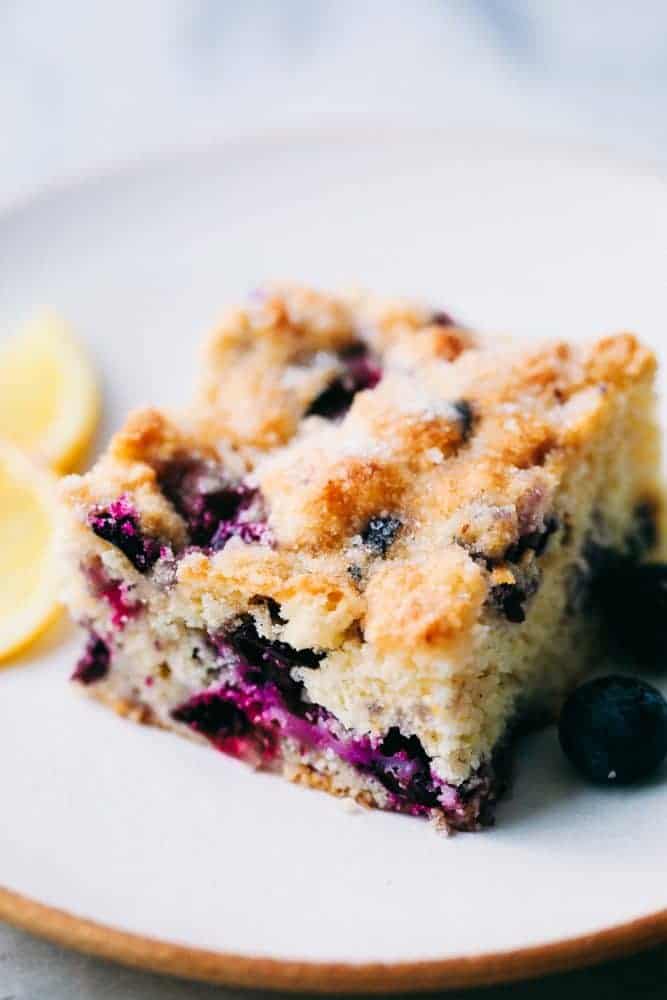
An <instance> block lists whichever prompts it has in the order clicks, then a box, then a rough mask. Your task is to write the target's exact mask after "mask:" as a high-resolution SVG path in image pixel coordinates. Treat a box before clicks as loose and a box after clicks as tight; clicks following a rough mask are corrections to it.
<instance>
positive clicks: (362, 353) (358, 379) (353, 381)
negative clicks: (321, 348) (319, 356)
mask: <svg viewBox="0 0 667 1000" xmlns="http://www.w3.org/2000/svg"><path fill="white" fill-rule="evenodd" d="M341 361H342V362H343V364H344V366H345V371H344V372H343V374H342V375H339V376H338V378H336V379H334V381H333V382H332V383H331V384H330V385H329V386H327V388H326V389H324V390H323V391H322V392H321V393H320V394H319V396H317V397H316V398H315V399H314V400H313V401H312V403H311V404H310V406H309V407H308V409H307V411H306V416H318V417H324V418H325V419H327V420H339V419H340V418H341V417H343V416H345V414H346V413H347V411H348V410H349V408H350V406H351V405H352V400H353V399H354V397H355V396H356V394H357V393H358V392H361V390H362V389H374V388H375V386H376V385H377V384H378V382H379V381H380V379H381V378H382V369H381V368H380V366H379V364H378V363H377V361H375V360H374V359H373V358H372V357H371V355H370V354H369V353H368V349H367V347H366V345H365V344H355V345H353V346H352V347H350V348H348V349H347V351H345V352H344V353H343V354H342V355H341Z"/></svg>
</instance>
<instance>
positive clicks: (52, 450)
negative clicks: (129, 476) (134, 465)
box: [0, 313, 99, 472]
mask: <svg viewBox="0 0 667 1000" xmlns="http://www.w3.org/2000/svg"><path fill="white" fill-rule="evenodd" d="M98 417H99V394H98V391H97V386H96V383H95V377H94V374H93V371H92V369H91V367H90V364H89V362H88V359H87V358H86V356H85V354H84V352H83V351H82V350H81V348H80V346H79V345H78V344H77V343H76V341H75V340H74V339H73V338H72V336H71V335H70V333H69V331H68V329H67V327H66V326H65V324H64V323H63V322H62V320H60V319H59V318H58V317H57V316H56V315H55V314H53V313H42V314H41V315H39V316H38V317H37V318H36V319H35V320H33V321H32V322H31V323H29V324H28V325H27V326H26V327H25V329H24V330H23V331H22V332H21V333H19V334H17V335H16V336H14V337H11V338H10V339H9V340H6V341H4V342H2V343H0V436H1V437H3V438H5V439H7V440H9V441H11V442H13V443H14V444H16V445H18V447H20V448H22V449H24V450H25V451H27V452H28V453H29V454H31V455H34V456H36V457H38V458H40V459H42V460H43V461H46V462H48V464H49V465H51V467H52V468H53V469H55V470H56V471H58V472H67V471H69V470H70V469H71V468H72V467H73V466H74V465H75V464H76V462H77V461H78V460H79V459H80V458H81V457H82V455H83V454H84V453H85V451H86V450H87V448H88V447H89V445H90V442H91V439H92V436H93V434H94V432H95V428H96V426H97V421H98Z"/></svg>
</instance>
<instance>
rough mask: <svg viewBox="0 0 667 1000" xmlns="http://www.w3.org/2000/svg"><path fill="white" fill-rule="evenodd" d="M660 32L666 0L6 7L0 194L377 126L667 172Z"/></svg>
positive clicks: (666, 22) (1, 21)
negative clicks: (187, 149) (227, 138)
mask: <svg viewBox="0 0 667 1000" xmlns="http://www.w3.org/2000/svg"><path fill="white" fill-rule="evenodd" d="M666 38H667V4H665V2H664V0H632V2H631V0H583V2H582V0H245V2H244V0H57V2H56V0H0V137H1V140H0V141H1V142H2V156H1V157H0V197H2V198H5V199H6V198H8V197H11V196H12V195H14V194H18V193H19V192H26V191H30V190H31V189H32V188H34V186H35V185H41V184H43V183H44V182H45V181H48V180H50V179H52V178H54V177H61V176H63V175H68V174H71V173H74V172H77V171H80V170H82V169H89V168H91V167H92V168H95V167H100V166H102V165H106V164H109V163H113V162H117V161H124V160H128V159H134V158H137V157H141V156H143V155H145V154H148V153H155V152H158V151H164V150H169V149H179V148H182V147H183V146H187V145H201V144H204V143H207V142H210V141H211V140H214V139H215V137H216V136H222V135H224V134H225V133H226V132H229V131H239V130H244V131H252V130H256V129H261V128H265V127H267V126H281V125H285V124H286V123H295V122H299V123H301V122H312V121H316V122H318V123H320V124H321V123H322V122H324V121H326V120H331V119H333V118H340V117H344V118H351V117H358V116H367V115H369V114H370V115H375V116H383V117H387V116H394V115H396V116H401V117H408V118H410V119H413V120H415V119H416V120H419V121H426V122H431V123H433V124H439V125H443V124H446V125H451V126H455V125H460V124H466V125H480V126H489V125H493V126H495V127H498V126H501V127H505V128H510V129H515V130H521V131H527V132H530V133H533V134H534V133H539V134H542V135H547V136H551V137H558V138H562V139H571V140H577V141H579V142H585V143H588V144H590V143H594V144H596V145H605V146H608V147H610V148H613V149H614V150H616V151H618V152H620V153H622V154H623V155H624V156H625V157H626V158H641V159H651V160H653V159H662V160H664V158H665V157H666V156H667V113H666V112H667V41H666Z"/></svg>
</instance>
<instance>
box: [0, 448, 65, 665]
mask: <svg viewBox="0 0 667 1000" xmlns="http://www.w3.org/2000/svg"><path fill="white" fill-rule="evenodd" d="M55 505H56V480H55V477H54V476H52V474H51V473H50V472H48V470H46V469H43V468H41V467H39V466H38V465H36V464H34V463H33V462H32V461H31V460H30V459H28V458H27V457H25V456H24V455H23V454H21V452H19V451H18V450H17V449H15V448H14V447H13V446H12V445H10V444H9V443H8V442H4V441H1V442H0V564H1V565H2V573H1V574H0V660H3V659H5V658H6V657H8V656H10V655H11V654H12V653H16V652H18V650H20V649H21V648H23V647H24V646H25V645H27V644H28V643H29V642H31V641H32V640H33V639H34V638H36V637H37V636H38V635H39V634H40V633H41V632H42V631H43V630H44V629H45V628H46V626H47V625H48V624H49V623H50V622H51V621H52V620H53V618H54V616H55V615H56V613H57V611H58V596H57V595H58V577H57V572H56V557H55Z"/></svg>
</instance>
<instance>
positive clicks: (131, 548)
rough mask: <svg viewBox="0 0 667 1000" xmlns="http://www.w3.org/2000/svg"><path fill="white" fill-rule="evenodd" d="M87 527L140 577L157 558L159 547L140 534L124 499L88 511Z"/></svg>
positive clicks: (132, 511) (136, 515) (131, 508)
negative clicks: (118, 553)
mask: <svg viewBox="0 0 667 1000" xmlns="http://www.w3.org/2000/svg"><path fill="white" fill-rule="evenodd" d="M88 524H89V525H90V527H91V528H92V530H93V531H94V533H95V534H96V535H97V536H98V537H99V538H103V539H104V541H105V542H109V543H110V544H111V545H115V546H116V548H117V549H120V551H121V552H122V553H123V554H124V555H126V556H127V558H128V559H129V560H130V562H131V563H132V565H133V566H134V568H135V569H137V570H138V571H139V572H140V573H147V572H148V570H149V569H150V568H151V567H152V566H153V564H154V563H156V562H157V560H158V558H159V556H160V543H159V542H158V540H157V539H156V538H151V537H150V535H145V534H144V533H143V532H142V530H141V528H140V526H139V516H138V514H137V512H136V511H135V509H134V507H133V506H132V504H131V503H130V501H129V500H128V499H127V497H125V496H121V497H119V498H118V500H114V502H113V503H110V504H109V506H108V507H96V508H95V509H94V510H92V511H91V512H90V514H89V515H88Z"/></svg>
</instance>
